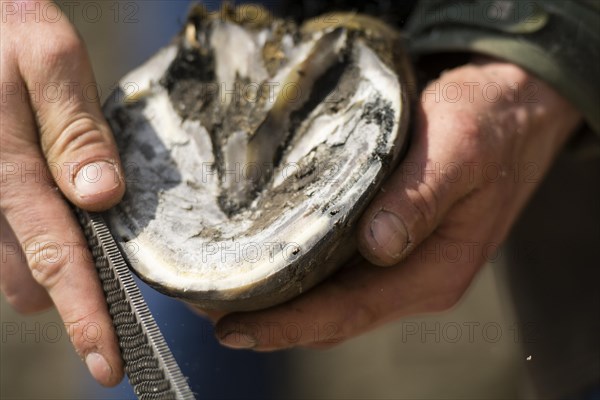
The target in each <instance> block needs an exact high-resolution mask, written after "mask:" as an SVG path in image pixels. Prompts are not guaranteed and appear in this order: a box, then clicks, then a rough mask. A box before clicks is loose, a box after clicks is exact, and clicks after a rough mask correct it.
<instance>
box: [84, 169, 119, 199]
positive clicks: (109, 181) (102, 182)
mask: <svg viewBox="0 0 600 400" xmlns="http://www.w3.org/2000/svg"><path fill="white" fill-rule="evenodd" d="M120 182H121V180H120V178H119V172H118V171H117V168H116V167H115V165H114V164H111V163H109V162H107V161H96V162H92V163H89V164H86V165H84V166H83V167H81V169H80V170H79V171H78V172H77V176H76V177H75V189H77V192H78V193H79V195H80V196H81V197H90V196H96V195H98V194H101V193H106V192H109V191H111V190H113V189H115V188H116V187H117V186H119V184H120Z"/></svg>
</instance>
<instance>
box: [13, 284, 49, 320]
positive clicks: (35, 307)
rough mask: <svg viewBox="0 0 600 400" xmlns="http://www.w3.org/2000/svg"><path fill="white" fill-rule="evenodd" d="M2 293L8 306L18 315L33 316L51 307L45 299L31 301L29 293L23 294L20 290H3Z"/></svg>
mask: <svg viewBox="0 0 600 400" xmlns="http://www.w3.org/2000/svg"><path fill="white" fill-rule="evenodd" d="M3 293H4V297H5V298H6V301H7V302H8V304H10V305H11V306H12V307H13V308H14V309H15V310H16V311H17V312H18V313H19V314H24V315H29V314H35V313H38V312H40V311H45V310H47V309H48V308H50V307H51V303H49V302H48V301H45V299H37V298H34V299H32V298H31V294H30V293H23V291H21V290H12V289H4V290H3Z"/></svg>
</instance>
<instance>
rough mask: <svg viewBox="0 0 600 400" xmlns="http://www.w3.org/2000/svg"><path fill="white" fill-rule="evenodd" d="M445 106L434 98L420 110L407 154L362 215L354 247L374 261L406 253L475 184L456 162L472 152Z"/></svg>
mask: <svg viewBox="0 0 600 400" xmlns="http://www.w3.org/2000/svg"><path fill="white" fill-rule="evenodd" d="M448 111H449V110H447V106H445V105H436V104H434V105H425V107H422V108H421V109H420V110H419V114H418V115H417V126H416V130H415V136H414V138H413V140H414V141H413V143H412V145H411V148H410V150H409V152H408V154H407V155H406V158H405V159H404V160H403V161H402V164H401V165H400V166H399V167H398V168H397V170H396V171H394V173H393V174H392V175H391V176H390V178H389V179H388V180H387V181H386V182H385V184H384V185H383V187H382V189H381V192H380V193H378V195H377V196H376V197H375V198H374V200H373V201H372V202H371V204H370V205H369V207H368V208H367V210H366V211H365V213H364V214H363V216H362V217H361V221H360V222H359V226H358V238H357V239H358V240H357V241H358V246H359V250H360V252H361V254H362V255H363V256H364V257H365V258H366V259H367V260H369V261H370V262H371V263H373V264H376V265H380V266H390V265H394V264H397V263H398V262H400V261H402V260H403V259H405V258H406V257H407V256H408V255H409V254H410V253H411V252H412V251H413V250H414V249H415V248H416V247H417V246H418V245H419V244H420V243H421V242H423V240H424V239H425V238H426V237H427V236H429V235H430V234H431V233H432V232H433V231H434V230H435V229H436V228H437V227H438V225H439V224H440V223H441V221H442V220H443V218H444V216H446V215H447V213H448V212H449V210H450V209H451V208H452V206H453V205H454V204H455V203H456V202H457V201H458V200H459V199H461V198H463V197H464V196H466V195H467V194H468V193H469V192H470V191H471V190H472V189H473V188H474V186H475V185H474V182H473V181H472V180H470V178H469V175H468V174H464V173H463V172H462V171H461V168H462V166H463V164H461V165H459V164H457V162H456V160H466V164H467V165H468V164H469V162H468V161H469V158H468V157H471V156H470V155H469V154H468V153H470V151H465V148H464V147H465V146H463V144H464V143H465V140H464V137H461V135H462V134H463V131H464V130H465V127H464V126H463V124H462V123H461V118H456V119H454V118H450V117H448V115H452V114H451V113H449V112H448ZM474 126H475V125H473V127H474ZM475 129H476V128H475ZM469 135H470V134H469ZM459 155H460V157H459Z"/></svg>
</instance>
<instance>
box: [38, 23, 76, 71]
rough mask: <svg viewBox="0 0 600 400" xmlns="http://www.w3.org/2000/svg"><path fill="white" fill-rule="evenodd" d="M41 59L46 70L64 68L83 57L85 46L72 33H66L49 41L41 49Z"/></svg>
mask: <svg viewBox="0 0 600 400" xmlns="http://www.w3.org/2000/svg"><path fill="white" fill-rule="evenodd" d="M41 57H42V62H44V65H46V66H47V67H48V68H61V69H62V68H66V67H68V66H69V65H73V63H75V64H78V63H79V62H80V61H81V60H82V59H83V58H84V57H85V45H84V44H83V42H82V41H81V39H80V38H79V37H78V36H77V35H76V34H75V33H74V32H71V31H68V32H65V33H62V34H59V35H58V37H56V38H55V40H52V41H49V42H48V44H47V45H45V46H44V47H43V49H42V52H41Z"/></svg>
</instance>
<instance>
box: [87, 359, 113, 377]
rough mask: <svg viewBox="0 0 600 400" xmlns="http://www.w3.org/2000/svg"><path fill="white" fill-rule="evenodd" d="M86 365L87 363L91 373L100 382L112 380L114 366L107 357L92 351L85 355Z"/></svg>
mask: <svg viewBox="0 0 600 400" xmlns="http://www.w3.org/2000/svg"><path fill="white" fill-rule="evenodd" d="M85 365H87V367H88V369H89V370H90V373H91V374H92V376H93V377H94V379H95V380H97V381H98V382H100V383H106V382H109V381H110V376H111V375H112V368H111V367H110V365H109V364H108V363H107V362H106V359H105V358H104V357H103V356H102V355H100V354H98V353H90V354H88V355H87V356H86V357H85Z"/></svg>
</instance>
